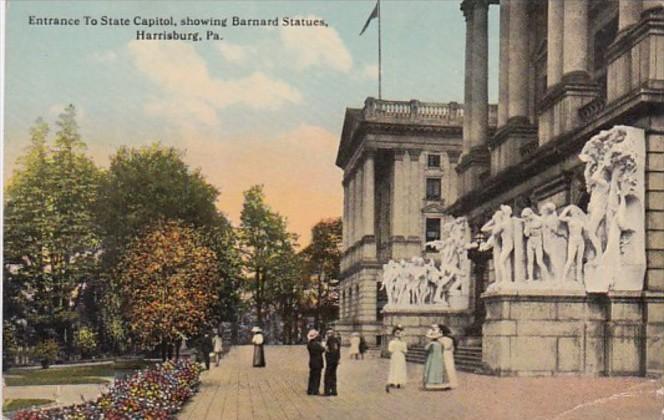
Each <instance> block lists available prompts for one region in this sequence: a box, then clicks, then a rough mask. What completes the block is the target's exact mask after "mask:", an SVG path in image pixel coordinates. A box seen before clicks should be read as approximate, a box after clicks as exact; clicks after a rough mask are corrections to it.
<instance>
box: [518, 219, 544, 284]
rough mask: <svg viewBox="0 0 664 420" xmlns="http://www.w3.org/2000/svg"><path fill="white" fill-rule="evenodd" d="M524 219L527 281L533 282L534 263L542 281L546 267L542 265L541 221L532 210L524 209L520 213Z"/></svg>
mask: <svg viewBox="0 0 664 420" xmlns="http://www.w3.org/2000/svg"><path fill="white" fill-rule="evenodd" d="M521 217H523V219H524V228H523V234H524V236H525V237H526V238H527V242H526V258H527V273H528V280H529V281H533V280H535V275H534V272H535V262H537V267H538V268H539V270H540V273H541V277H542V280H543V279H544V275H545V273H546V274H548V270H547V268H546V265H544V248H543V247H542V219H541V218H540V217H539V216H538V215H536V214H535V213H534V212H533V210H532V209H531V208H529V207H526V208H525V209H523V211H522V212H521Z"/></svg>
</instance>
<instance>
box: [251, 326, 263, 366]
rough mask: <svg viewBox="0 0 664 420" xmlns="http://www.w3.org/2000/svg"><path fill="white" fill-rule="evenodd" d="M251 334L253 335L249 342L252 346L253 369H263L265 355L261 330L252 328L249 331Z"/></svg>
mask: <svg viewBox="0 0 664 420" xmlns="http://www.w3.org/2000/svg"><path fill="white" fill-rule="evenodd" d="M251 332H253V333H254V336H253V338H252V339H251V342H252V343H253V344H254V363H253V365H254V367H265V353H264V351H263V342H264V341H265V340H264V339H263V330H261V329H260V327H254V328H252V329H251Z"/></svg>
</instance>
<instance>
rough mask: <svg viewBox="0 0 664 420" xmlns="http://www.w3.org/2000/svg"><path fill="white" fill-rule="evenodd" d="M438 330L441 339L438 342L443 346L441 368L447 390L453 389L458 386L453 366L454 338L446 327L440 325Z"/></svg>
mask: <svg viewBox="0 0 664 420" xmlns="http://www.w3.org/2000/svg"><path fill="white" fill-rule="evenodd" d="M440 330H441V332H442V334H443V337H442V338H441V339H440V340H439V341H440V344H441V345H442V346H443V366H444V367H445V372H446V373H447V377H448V378H447V379H448V381H447V383H448V385H449V386H448V388H449V389H454V388H456V387H457V385H458V383H457V374H456V367H455V366H454V348H455V346H454V338H453V337H452V331H451V330H450V329H449V328H448V327H446V326H444V325H441V326H440Z"/></svg>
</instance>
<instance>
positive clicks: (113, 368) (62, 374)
mask: <svg viewBox="0 0 664 420" xmlns="http://www.w3.org/2000/svg"><path fill="white" fill-rule="evenodd" d="M148 365H149V363H148V362H145V361H143V360H130V361H118V362H114V363H107V364H103V365H94V366H71V367H51V368H48V369H11V370H10V371H9V372H7V374H8V376H6V377H5V383H6V384H7V386H20V385H72V384H103V383H107V382H108V380H106V379H102V377H109V376H110V377H114V376H118V375H123V374H127V373H131V372H133V371H134V370H137V369H142V368H144V367H146V366H148Z"/></svg>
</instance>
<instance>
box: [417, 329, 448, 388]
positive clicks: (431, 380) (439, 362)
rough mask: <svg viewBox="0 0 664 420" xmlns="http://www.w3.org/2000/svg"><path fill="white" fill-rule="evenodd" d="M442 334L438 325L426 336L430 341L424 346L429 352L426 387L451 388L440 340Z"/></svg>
mask: <svg viewBox="0 0 664 420" xmlns="http://www.w3.org/2000/svg"><path fill="white" fill-rule="evenodd" d="M442 336H443V335H442V334H441V332H440V330H439V328H438V326H435V327H434V328H432V329H431V330H429V332H427V335H426V338H427V339H428V340H429V343H428V344H427V345H426V346H425V347H424V349H425V350H426V352H427V360H426V362H425V363H424V378H423V382H424V389H446V388H449V384H448V383H447V374H446V372H445V365H444V363H443V345H442V344H441V343H440V341H439V339H440V338H441V337H442Z"/></svg>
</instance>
